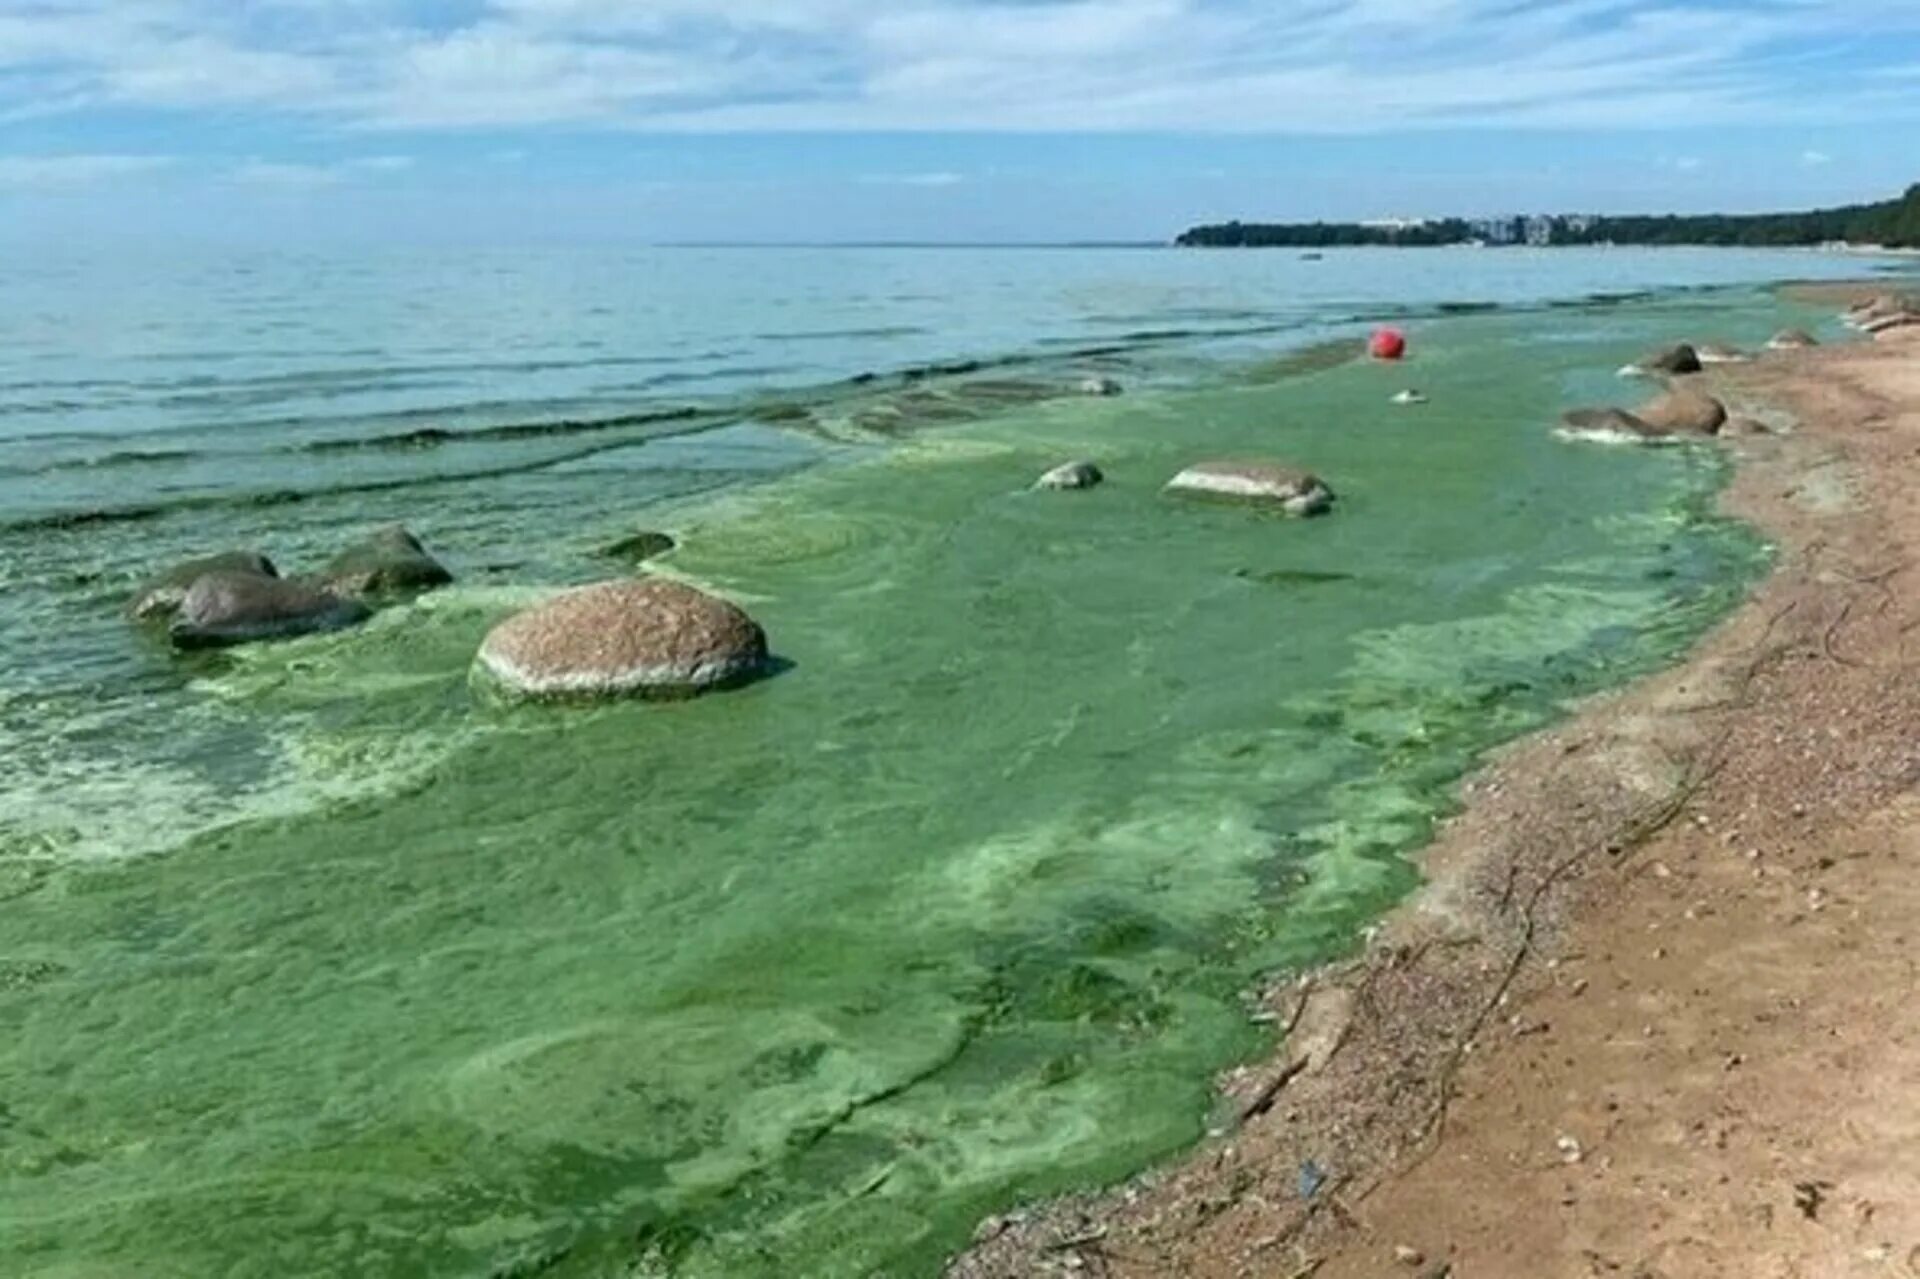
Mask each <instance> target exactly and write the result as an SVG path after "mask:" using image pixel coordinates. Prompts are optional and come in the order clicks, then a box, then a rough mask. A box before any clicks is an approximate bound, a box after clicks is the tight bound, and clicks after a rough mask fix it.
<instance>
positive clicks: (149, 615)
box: [127, 551, 280, 622]
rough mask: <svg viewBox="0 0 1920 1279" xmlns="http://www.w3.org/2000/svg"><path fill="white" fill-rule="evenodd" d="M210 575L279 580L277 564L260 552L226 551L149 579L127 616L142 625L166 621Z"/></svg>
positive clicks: (133, 600) (137, 594)
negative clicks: (197, 584)
mask: <svg viewBox="0 0 1920 1279" xmlns="http://www.w3.org/2000/svg"><path fill="white" fill-rule="evenodd" d="M209 573H239V574H251V575H252V576H255V577H279V576H280V570H278V569H276V568H275V567H274V566H273V561H272V560H270V559H268V558H267V557H266V556H264V555H262V554H260V553H259V552H257V551H223V552H221V553H220V554H218V555H203V556H201V557H200V558H199V559H192V560H187V561H185V562H183V563H180V564H176V565H174V566H173V567H172V568H170V569H168V570H167V571H166V572H164V573H162V574H160V575H159V576H158V577H155V578H153V579H151V580H149V581H148V582H147V583H146V585H144V586H142V587H141V588H140V589H139V590H138V591H136V592H135V593H134V596H133V598H132V599H131V600H129V601H128V602H127V616H128V617H131V618H133V619H135V620H136V621H141V622H165V621H167V620H169V619H171V618H172V617H173V616H174V615H175V614H176V613H178V612H179V611H180V605H181V604H182V602H184V601H185V600H186V598H187V592H188V591H189V590H190V589H192V587H193V584H194V583H195V582H197V581H199V580H200V579H201V578H203V577H205V576H207V574H209Z"/></svg>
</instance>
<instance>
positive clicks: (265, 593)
mask: <svg viewBox="0 0 1920 1279" xmlns="http://www.w3.org/2000/svg"><path fill="white" fill-rule="evenodd" d="M367 617H368V613H367V607H366V605H364V604H362V603H360V602H359V601H358V600H350V599H344V598H342V597H341V596H338V595H335V594H334V593H333V592H332V591H329V590H325V589H323V588H321V587H318V586H314V585H311V584H310V583H307V582H289V581H286V580H285V579H282V578H278V577H267V576H264V575H262V574H259V573H208V574H205V575H204V576H202V577H201V578H199V579H198V580H197V581H195V582H194V584H193V586H192V587H191V588H190V589H189V590H188V591H187V594H186V598H185V599H184V600H182V601H181V603H180V611H179V615H178V616H176V617H175V618H174V619H173V625H172V627H170V628H169V630H168V632H167V633H168V635H169V636H171V637H172V639H173V642H174V644H175V645H176V646H177V647H180V648H226V647H230V646H232V645H235V644H251V643H254V642H255V641H258V640H273V639H291V638H293V637H294V636H296V635H317V634H321V633H323V632H326V631H338V630H344V629H346V628H347V627H349V626H355V625H358V624H359V623H361V622H364V621H365V620H366V619H367Z"/></svg>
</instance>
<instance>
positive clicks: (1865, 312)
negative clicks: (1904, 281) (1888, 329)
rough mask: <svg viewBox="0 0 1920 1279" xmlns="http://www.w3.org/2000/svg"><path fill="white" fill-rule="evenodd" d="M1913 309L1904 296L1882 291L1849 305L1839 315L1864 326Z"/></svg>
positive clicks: (1857, 325)
mask: <svg viewBox="0 0 1920 1279" xmlns="http://www.w3.org/2000/svg"><path fill="white" fill-rule="evenodd" d="M1913 309H1914V308H1913V306H1912V305H1911V304H1910V303H1909V302H1908V301H1907V300H1906V299H1905V298H1901V297H1896V296H1894V295H1893V294H1891V293H1882V294H1880V295H1879V296H1877V297H1872V298H1868V299H1867V300H1866V301H1864V302H1861V303H1859V304H1858V305H1855V306H1852V307H1849V308H1848V309H1847V310H1846V311H1845V312H1844V313H1843V314H1842V315H1841V319H1843V320H1844V321H1846V322H1847V323H1848V324H1851V325H1853V326H1855V327H1856V328H1865V327H1866V326H1867V325H1869V324H1872V323H1873V322H1874V321H1876V320H1884V319H1886V318H1887V317H1888V316H1894V315H1903V314H1905V313H1907V312H1909V311H1911V310H1913Z"/></svg>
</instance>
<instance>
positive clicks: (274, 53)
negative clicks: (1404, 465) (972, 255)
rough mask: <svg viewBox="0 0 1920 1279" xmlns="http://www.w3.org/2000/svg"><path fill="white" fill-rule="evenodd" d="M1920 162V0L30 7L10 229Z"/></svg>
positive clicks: (635, 236)
mask: <svg viewBox="0 0 1920 1279" xmlns="http://www.w3.org/2000/svg"><path fill="white" fill-rule="evenodd" d="M1914 181H1920V0H1880V2H1879V3H1877V4H1863V3H1860V2H1859V0H1846V2H1845V3H1841V2H1840V0H1746V2H1744V3H1732V2H1726V0H1712V2H1709V0H1652V2H1647V0H1557V2H1554V3H1525V2H1522V0H1264V2H1262V0H993V2H983V0H0V236H4V237H6V238H8V239H10V240H18V239H21V238H25V239H27V240H29V241H34V240H39V239H43V238H49V237H53V238H65V239H76V238H87V239H94V238H98V239H109V238H112V239H129V240H135V241H140V240H153V241H166V240H172V239H176V238H195V237H199V238H206V239H210V240H222V241H231V240H235V239H240V240H248V239H257V240H261V241H265V242H303V241H308V240H312V241H325V240H334V239H350V240H376V241H377V240H383V239H384V240H397V241H413V240H421V241H428V242H445V241H450V240H451V241H490V242H512V241H516V240H538V241H558V242H570V241H614V242H628V241H630V242H650V241H660V240H684V239H752V240H763V239H771V240H788V239H793V240H836V239H958V240H1004V239H1013V240H1021V239H1034V240H1053V239H1063V238H1119V239H1134V238H1141V239H1155V238H1162V237H1165V236H1168V235H1171V234H1172V233H1174V232H1176V231H1178V230H1179V229H1180V228H1182V227H1183V226H1185V225H1188V224H1189V223H1192V222H1195V221H1202V220H1208V219H1214V218H1220V217H1230V216H1242V217H1249V218H1258V217H1265V218H1312V217H1339V218H1345V217H1371V216H1387V215H1405V214H1421V213H1440V212H1461V213H1491V212H1506V211H1515V210H1531V209H1547V210H1583V209H1597V210H1607V211H1616V210H1617V211H1630V210H1654V209H1667V208H1675V209H1689V210H1701V209H1754V208H1773V207H1790V206H1802V205H1811V204H1819V203H1833V202H1840V201H1846V200H1852V199H1857V198H1868V197H1876V196H1880V195H1886V194H1892V193H1893V192H1895V191H1897V190H1899V189H1901V188H1903V187H1905V186H1906V185H1907V184H1909V183H1910V182H1914Z"/></svg>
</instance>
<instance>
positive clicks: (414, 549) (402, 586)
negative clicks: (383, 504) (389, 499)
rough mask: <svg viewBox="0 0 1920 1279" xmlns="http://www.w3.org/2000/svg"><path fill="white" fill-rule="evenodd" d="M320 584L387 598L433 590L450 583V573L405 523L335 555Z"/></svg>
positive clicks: (344, 592)
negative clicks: (429, 552)
mask: <svg viewBox="0 0 1920 1279" xmlns="http://www.w3.org/2000/svg"><path fill="white" fill-rule="evenodd" d="M320 581H321V584H322V585H324V586H325V587H326V588H327V589H329V590H331V591H334V592H336V593H337V594H340V595H350V596H354V597H356V598H360V599H366V598H387V597H392V596H398V595H417V594H420V593H421V592H423V591H431V590H434V589H435V588H437V587H441V586H445V585H447V584H448V583H450V582H452V581H453V574H452V573H449V572H448V571H447V569H446V566H445V565H443V564H441V563H440V561H439V560H436V559H435V558H433V556H431V555H429V554H428V553H427V548H426V547H425V546H422V545H421V544H420V539H419V538H417V537H415V536H414V535H413V533H412V532H411V531H410V530H409V529H408V528H407V527H406V526H405V525H404V524H389V525H387V526H386V527H385V528H381V529H375V530H374V531H373V532H372V533H370V534H368V535H367V536H366V537H365V538H363V539H362V540H360V541H359V542H357V543H355V544H354V545H352V546H350V547H348V548H347V549H346V550H344V551H342V552H340V554H338V555H336V556H334V557H333V559H332V560H330V561H329V562H328V564H327V566H326V568H324V569H322V570H321V573H320Z"/></svg>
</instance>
